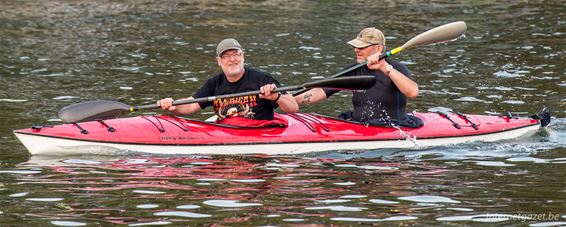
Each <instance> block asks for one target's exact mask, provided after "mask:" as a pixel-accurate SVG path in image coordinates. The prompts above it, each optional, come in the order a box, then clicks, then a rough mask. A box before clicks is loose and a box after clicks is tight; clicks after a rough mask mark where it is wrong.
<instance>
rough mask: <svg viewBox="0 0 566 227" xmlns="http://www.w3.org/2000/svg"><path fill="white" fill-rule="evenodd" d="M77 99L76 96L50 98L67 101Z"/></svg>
mask: <svg viewBox="0 0 566 227" xmlns="http://www.w3.org/2000/svg"><path fill="white" fill-rule="evenodd" d="M76 98H79V97H77V96H70V95H63V96H57V97H54V98H52V99H53V100H69V99H76Z"/></svg>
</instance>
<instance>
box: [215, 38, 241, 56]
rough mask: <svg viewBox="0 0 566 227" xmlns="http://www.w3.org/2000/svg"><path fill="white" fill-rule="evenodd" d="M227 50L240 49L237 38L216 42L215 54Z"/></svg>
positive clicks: (218, 54) (217, 54)
mask: <svg viewBox="0 0 566 227" xmlns="http://www.w3.org/2000/svg"><path fill="white" fill-rule="evenodd" d="M227 50H242V46H240V43H238V40H236V39H234V38H228V39H224V40H222V41H220V43H218V46H216V56H220V55H221V54H222V53H224V51H227Z"/></svg>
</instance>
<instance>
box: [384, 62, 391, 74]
mask: <svg viewBox="0 0 566 227" xmlns="http://www.w3.org/2000/svg"><path fill="white" fill-rule="evenodd" d="M391 71H393V66H392V65H390V64H387V68H386V69H385V75H387V76H389V75H390V74H391Z"/></svg>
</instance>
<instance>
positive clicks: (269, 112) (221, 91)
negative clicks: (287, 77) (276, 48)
mask: <svg viewBox="0 0 566 227" xmlns="http://www.w3.org/2000/svg"><path fill="white" fill-rule="evenodd" d="M216 60H217V63H218V65H219V66H220V68H222V72H221V73H220V74H218V75H216V76H214V77H212V78H210V79H208V80H207V81H206V82H205V84H204V85H203V86H202V87H201V88H200V89H199V90H198V91H197V92H196V93H195V94H194V95H193V96H191V97H189V98H188V99H193V98H201V97H207V96H217V95H225V94H233V93H240V92H247V91H255V90H260V92H261V93H260V94H259V95H249V96H242V97H234V98H225V99H216V100H214V101H213V102H205V103H191V104H184V105H177V106H173V105H172V103H173V99H172V98H165V99H161V100H159V101H157V105H159V106H161V108H162V109H164V110H168V111H171V112H173V113H175V114H177V115H186V114H191V113H194V112H197V111H199V110H201V109H204V108H206V107H208V106H214V112H216V114H217V115H218V117H219V118H220V119H224V118H227V117H236V116H238V117H246V118H249V119H255V120H273V116H274V108H275V107H277V106H279V108H281V110H283V111H284V112H286V113H294V112H297V111H298V109H299V107H298V104H297V102H296V101H295V99H294V98H293V96H292V95H290V94H287V93H285V94H282V93H279V92H273V91H274V90H275V89H276V88H277V87H280V86H281V85H280V84H279V82H277V81H276V80H275V79H274V78H273V77H271V75H269V74H268V73H265V72H262V71H259V70H256V69H252V68H249V67H246V66H244V52H243V51H242V47H241V46H240V44H239V43H238V41H236V40H235V39H232V38H229V39H224V40H222V41H221V42H220V43H219V44H218V46H217V47H216Z"/></svg>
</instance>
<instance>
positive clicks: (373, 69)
mask: <svg viewBox="0 0 566 227" xmlns="http://www.w3.org/2000/svg"><path fill="white" fill-rule="evenodd" d="M348 44H350V45H352V46H353V47H354V53H355V54H356V61H357V62H358V64H359V63H362V62H364V61H366V60H367V65H366V66H364V67H361V68H359V69H357V70H354V71H353V72H350V73H349V74H346V75H344V76H356V75H374V76H375V77H376V79H377V82H376V83H375V85H374V86H373V87H371V88H370V89H367V90H362V91H354V92H353V93H354V94H353V97H352V104H353V106H354V109H353V111H351V112H346V113H344V114H342V115H341V117H343V118H345V119H348V120H354V121H359V122H363V123H367V124H371V125H389V124H396V125H401V126H409V127H420V126H422V121H421V120H420V119H418V118H416V117H414V116H410V115H407V114H406V113H405V107H406V105H407V97H409V98H415V97H417V95H418V93H419V87H418V84H417V83H415V82H414V81H413V77H412V75H411V72H410V71H409V70H408V69H407V67H405V65H403V64H401V63H400V62H397V61H394V60H391V59H382V60H379V55H380V54H381V53H382V52H384V51H385V37H384V36H383V33H382V32H381V31H380V30H378V29H376V28H365V29H363V30H362V31H361V32H360V33H359V34H358V36H357V37H356V38H355V39H353V40H351V41H349V42H348ZM354 65H355V64H352V65H349V66H348V67H347V68H350V67H352V66H354ZM336 92H338V90H330V89H321V88H314V89H311V90H309V91H307V92H305V93H303V94H300V95H298V96H296V97H295V100H297V103H299V104H300V105H306V104H311V103H316V102H320V101H323V100H325V99H327V98H328V97H330V96H331V95H333V94H335V93H336Z"/></svg>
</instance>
